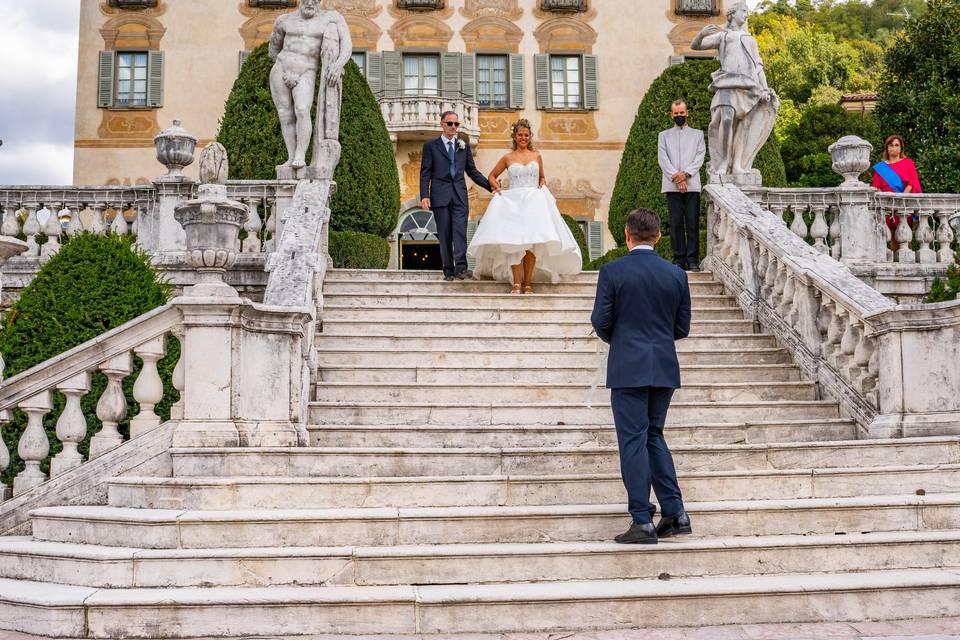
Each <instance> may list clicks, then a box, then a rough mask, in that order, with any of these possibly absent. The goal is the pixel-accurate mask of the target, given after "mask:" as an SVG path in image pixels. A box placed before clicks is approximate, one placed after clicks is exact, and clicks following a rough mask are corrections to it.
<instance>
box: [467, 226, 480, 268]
mask: <svg viewBox="0 0 960 640" xmlns="http://www.w3.org/2000/svg"><path fill="white" fill-rule="evenodd" d="M479 223H480V221H479V220H467V246H468V247H469V246H470V242H471V241H472V240H473V234H475V233H476V232H477V224H479ZM476 266H477V261H476V260H475V259H474V258H472V257H471V256H470V254H467V268H468V269H470V270H471V271H473V269H474V268H475V267H476Z"/></svg>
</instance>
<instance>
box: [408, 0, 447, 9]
mask: <svg viewBox="0 0 960 640" xmlns="http://www.w3.org/2000/svg"><path fill="white" fill-rule="evenodd" d="M443 7H444V0H397V8H398V9H412V10H414V11H431V10H434V9H443Z"/></svg>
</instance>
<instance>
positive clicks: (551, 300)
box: [323, 292, 739, 314]
mask: <svg viewBox="0 0 960 640" xmlns="http://www.w3.org/2000/svg"><path fill="white" fill-rule="evenodd" d="M323 300H324V302H325V303H328V302H329V303H330V304H334V305H337V306H339V307H359V308H368V307H391V308H404V307H417V308H429V309H474V308H477V307H499V308H502V309H576V310H585V311H587V312H589V311H590V310H591V309H593V301H594V295H593V294H576V293H569V294H568V293H535V294H532V295H513V294H509V293H452V292H451V293H411V294H405V293H380V294H374V293H371V294H355V293H329V294H328V293H324V294H323ZM691 307H692V309H693V313H694V314H696V313H697V310H699V309H712V308H727V309H731V308H739V307H738V306H737V301H736V298H734V297H732V296H727V295H696V296H692V299H691Z"/></svg>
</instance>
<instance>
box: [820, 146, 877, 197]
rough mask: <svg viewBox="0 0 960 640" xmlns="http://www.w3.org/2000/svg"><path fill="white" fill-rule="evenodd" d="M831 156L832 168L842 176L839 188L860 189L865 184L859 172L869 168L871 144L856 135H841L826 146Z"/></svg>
mask: <svg viewBox="0 0 960 640" xmlns="http://www.w3.org/2000/svg"><path fill="white" fill-rule="evenodd" d="M827 151H829V152H830V156H831V157H832V158H833V170H834V172H835V173H838V174H840V175H841V176H843V184H841V185H840V188H841V189H862V188H864V187H866V186H867V185H866V184H865V183H863V182H861V181H860V174H862V173H863V172H864V171H866V170H867V169H869V168H870V152H871V151H873V145H872V144H870V143H869V142H867V141H866V140H864V139H863V138H859V137H857V136H843V137H842V138H840V139H839V140H837V141H836V142H834V143H833V144H832V145H830V146H829V147H827Z"/></svg>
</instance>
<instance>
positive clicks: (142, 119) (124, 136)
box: [97, 109, 160, 145]
mask: <svg viewBox="0 0 960 640" xmlns="http://www.w3.org/2000/svg"><path fill="white" fill-rule="evenodd" d="M158 133H160V126H159V125H158V124H157V109H144V110H142V111H139V110H138V111H131V110H127V109H124V110H118V111H111V110H110V109H104V110H103V119H102V120H101V122H100V127H99V128H98V129H97V134H98V135H99V136H100V137H101V138H109V139H117V140H133V139H136V140H149V141H150V144H151V145H152V144H153V137H154V136H155V135H157V134H158Z"/></svg>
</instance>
